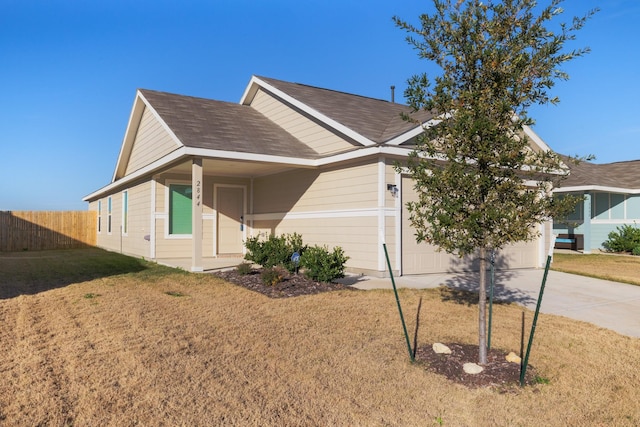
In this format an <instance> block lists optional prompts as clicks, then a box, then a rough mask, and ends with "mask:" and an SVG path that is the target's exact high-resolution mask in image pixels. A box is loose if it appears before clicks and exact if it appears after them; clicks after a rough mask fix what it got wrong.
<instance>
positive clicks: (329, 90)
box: [256, 75, 408, 107]
mask: <svg viewBox="0 0 640 427" xmlns="http://www.w3.org/2000/svg"><path fill="white" fill-rule="evenodd" d="M256 77H257V78H259V79H261V80H267V81H268V80H273V81H277V82H281V83H286V84H293V85H298V86H304V87H308V88H311V89H319V90H324V91H327V92H333V93H340V94H343V95H349V96H357V97H359V98H364V99H370V100H372V101H379V102H385V103H387V104H390V105H399V106H404V107H408V106H407V105H405V104H399V103H397V102H391V101H388V100H386V99H381V98H374V97H372V96H367V95H360V94H358V93H351V92H345V91H343V90H337V89H329V88H326V87H320V86H314V85H310V84H307V83H300V82H289V81H286V80H280V79H274V78H272V77H265V76H258V75H256Z"/></svg>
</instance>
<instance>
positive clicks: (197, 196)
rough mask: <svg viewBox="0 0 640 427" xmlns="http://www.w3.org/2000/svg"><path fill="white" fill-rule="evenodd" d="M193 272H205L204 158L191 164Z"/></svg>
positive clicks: (196, 159)
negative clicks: (203, 239) (203, 265)
mask: <svg viewBox="0 0 640 427" xmlns="http://www.w3.org/2000/svg"><path fill="white" fill-rule="evenodd" d="M191 189H192V190H193V192H192V193H191V194H192V197H191V244H192V251H191V253H192V255H191V271H204V268H203V267H202V158H199V157H196V158H194V159H193V162H192V164H191Z"/></svg>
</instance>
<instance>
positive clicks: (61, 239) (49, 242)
mask: <svg viewBox="0 0 640 427" xmlns="http://www.w3.org/2000/svg"><path fill="white" fill-rule="evenodd" d="M96 227H97V213H96V212H95V211H53V212H48V211H6V212H4V211H0V251H4V252H8V251H27V250H28V251H37V250H46V249H70V248H84V247H87V246H95V245H96V232H97V230H96Z"/></svg>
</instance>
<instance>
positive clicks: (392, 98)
mask: <svg viewBox="0 0 640 427" xmlns="http://www.w3.org/2000/svg"><path fill="white" fill-rule="evenodd" d="M395 92H396V87H395V86H391V102H394V103H395V102H396V100H395Z"/></svg>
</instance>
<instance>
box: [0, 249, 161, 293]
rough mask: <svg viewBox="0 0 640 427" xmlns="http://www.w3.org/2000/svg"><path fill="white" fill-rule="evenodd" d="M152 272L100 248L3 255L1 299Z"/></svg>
mask: <svg viewBox="0 0 640 427" xmlns="http://www.w3.org/2000/svg"><path fill="white" fill-rule="evenodd" d="M149 268H150V267H149V264H148V263H147V262H145V261H143V260H141V259H137V258H132V257H129V256H125V255H121V254H118V253H114V252H108V251H105V250H102V249H98V248H90V249H64V250H49V251H38V252H32V251H29V252H3V253H0V299H9V298H14V297H17V296H20V295H34V294H37V293H40V292H45V291H48V290H51V289H56V288H61V287H64V286H67V285H70V284H73V283H80V282H85V281H89V280H95V279H99V278H103V277H109V276H115V275H120V274H129V273H139V272H142V271H145V270H147V269H149Z"/></svg>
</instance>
